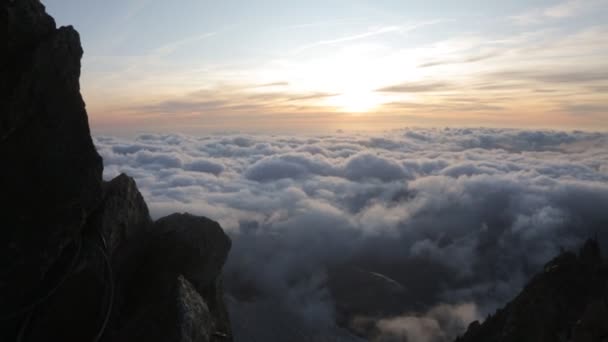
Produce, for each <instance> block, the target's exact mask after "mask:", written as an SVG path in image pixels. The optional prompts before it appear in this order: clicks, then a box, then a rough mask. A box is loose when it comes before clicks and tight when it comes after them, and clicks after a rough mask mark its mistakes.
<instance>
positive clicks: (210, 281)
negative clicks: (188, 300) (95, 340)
mask: <svg viewBox="0 0 608 342" xmlns="http://www.w3.org/2000/svg"><path fill="white" fill-rule="evenodd" d="M230 245H231V242H230V239H229V238H228V236H227V235H226V234H225V233H224V231H223V230H222V229H221V227H220V226H219V224H217V222H214V221H212V220H209V219H207V218H204V217H197V216H194V215H190V214H173V215H170V216H167V217H164V218H161V219H159V220H158V221H156V222H155V223H154V226H153V227H152V229H151V233H145V234H140V235H139V236H136V237H134V238H133V239H130V240H127V241H126V242H125V243H124V244H123V245H122V247H121V248H119V249H118V250H117V251H116V256H115V259H117V260H122V262H121V263H120V264H119V265H118V268H117V269H116V272H117V286H118V289H119V293H120V297H119V298H117V301H116V311H117V313H116V315H115V317H116V320H114V321H113V322H112V324H111V325H112V328H111V330H113V331H115V333H116V334H117V335H121V331H122V330H123V329H128V328H125V327H127V326H128V322H129V321H130V320H131V319H133V317H139V316H140V315H142V314H144V313H145V312H146V311H148V310H150V308H149V307H148V306H149V305H154V304H153V303H154V302H156V301H157V299H159V298H161V299H162V298H164V297H166V296H167V293H166V284H169V283H172V282H173V281H175V279H177V277H179V276H180V275H181V276H183V277H184V278H185V279H187V280H188V281H189V282H190V283H191V284H192V286H193V287H194V288H195V289H196V291H197V292H198V293H199V294H200V295H201V296H202V298H203V300H204V302H205V303H206V306H207V307H208V310H209V311H210V313H211V315H212V317H213V319H212V322H213V324H212V326H211V327H210V328H209V329H210V330H211V331H212V332H213V333H215V334H216V336H224V335H226V336H230V325H229V324H228V315H227V311H226V308H225V305H224V301H223V296H222V295H221V278H220V272H221V269H222V266H223V264H224V262H225V260H226V257H227V256H228V251H229V249H230ZM220 340H221V341H225V340H226V339H220Z"/></svg>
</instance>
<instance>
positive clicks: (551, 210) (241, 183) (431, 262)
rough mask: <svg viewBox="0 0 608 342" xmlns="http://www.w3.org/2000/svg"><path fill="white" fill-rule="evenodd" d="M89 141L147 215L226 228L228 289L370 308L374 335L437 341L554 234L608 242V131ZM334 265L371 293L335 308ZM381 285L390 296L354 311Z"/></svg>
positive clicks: (339, 299)
mask: <svg viewBox="0 0 608 342" xmlns="http://www.w3.org/2000/svg"><path fill="white" fill-rule="evenodd" d="M95 142H96V144H97V147H98V149H99V152H100V154H101V155H102V156H103V158H104V163H105V171H104V176H105V178H106V179H110V178H112V177H114V176H116V175H118V174H119V173H120V172H125V173H127V174H129V175H131V176H133V177H134V178H135V179H136V181H137V183H138V186H139V188H140V189H141V191H142V193H143V195H144V197H145V198H146V200H147V202H148V205H149V206H150V209H151V212H152V214H153V216H154V217H155V218H157V217H160V216H162V215H165V214H168V213H171V212H174V211H188V212H191V213H195V214H200V215H205V216H208V217H210V218H212V219H215V220H217V221H219V222H220V223H221V224H222V226H223V227H224V228H225V229H226V230H227V231H228V232H229V233H230V234H231V236H232V239H233V242H234V245H233V250H232V252H231V255H230V257H229V261H228V264H227V266H226V271H225V274H226V283H227V287H228V292H229V294H230V295H231V296H233V297H234V298H235V299H234V300H235V301H236V302H239V301H240V302H242V303H245V302H248V303H249V302H252V301H253V302H255V301H259V300H263V301H264V303H269V302H271V303H273V305H274V306H275V307H277V308H280V309H277V310H276V311H277V312H284V311H289V312H290V315H296V316H297V317H300V318H301V319H302V320H303V321H307V322H314V323H315V324H320V325H321V326H331V325H333V322H334V321H335V320H336V319H338V320H339V319H344V317H346V319H348V320H350V321H348V322H342V324H344V325H349V326H351V327H354V326H356V325H357V320H359V321H361V320H367V322H368V323H367V328H366V329H367V330H366V333H367V334H368V335H369V334H374V336H377V337H378V338H383V337H386V336H388V337H391V336H392V337H395V336H398V337H400V338H402V339H408V340H419V341H422V340H424V341H447V340H449V339H450V338H452V337H453V336H454V335H455V334H457V333H459V332H460V331H461V330H462V329H463V328H464V327H466V323H468V322H465V321H468V320H470V319H473V318H476V317H483V316H485V315H486V314H488V313H490V312H493V310H495V309H496V307H497V306H500V305H502V304H504V302H505V301H506V300H508V299H509V298H510V297H512V296H513V295H514V294H515V293H516V292H517V291H519V289H520V288H521V286H522V285H523V283H524V282H525V281H526V279H528V278H529V277H530V275H531V274H533V273H535V272H537V271H538V270H539V269H541V266H542V264H543V263H545V262H546V261H548V260H549V259H550V258H551V257H552V256H554V255H555V254H556V253H558V252H559V250H560V248H576V246H577V245H579V244H580V243H581V242H582V241H583V240H584V239H585V238H587V237H589V236H592V235H594V234H596V233H597V234H599V236H600V239H601V240H602V241H604V242H606V240H608V235H606V233H607V229H608V211H606V203H608V134H602V133H587V132H578V131H574V132H556V131H521V130H505V129H483V128H479V129H447V128H446V129H404V130H394V131H389V132H385V133H382V134H377V135H368V134H356V133H353V134H350V133H343V132H339V133H335V134H332V135H324V136H279V135H239V134H227V135H208V136H187V135H179V134H143V135H139V136H137V137H136V138H134V139H124V138H116V137H104V136H98V137H96V138H95ZM605 245H606V244H605ZM346 269H350V270H353V269H356V270H357V272H350V273H348V272H346V271H344V270H346ZM336 270H342V271H336ZM345 272H346V273H345ZM339 274H342V275H344V274H351V275H350V276H349V277H353V278H352V279H355V280H357V281H360V282H362V283H365V284H376V285H370V287H369V289H368V290H369V291H372V292H373V291H378V293H373V294H369V295H370V296H372V297H373V298H375V299H374V300H375V301H372V302H370V303H366V302H364V299H361V303H360V306H358V307H357V306H356V305H355V304H352V303H350V304H352V305H351V306H350V307H348V308H346V306H345V304H349V303H345V302H344V300H343V297H344V296H340V293H337V290H336V289H339V288H340V287H339V286H332V285H331V284H336V283H339V280H336V279H335V278H336V277H339V276H337V275H339ZM366 277H367V278H366ZM349 279H350V278H349ZM387 289H388V290H387ZM355 290H356V291H364V289H349V290H344V291H351V292H352V291H355ZM380 292H382V293H380ZM389 292H390V293H389ZM342 294H343V293H342ZM345 296H346V297H348V295H347V294H346V295H345ZM387 296H390V297H387ZM346 297H344V298H346ZM385 297H387V298H389V299H388V300H387V302H388V303H393V304H394V305H393V307H391V308H386V309H385V310H384V311H382V310H381V312H380V313H379V314H378V313H376V314H372V313H367V314H365V312H362V310H363V311H365V308H369V307H370V305H374V304H377V303H379V302H381V301H382V300H383V299H382V298H385ZM265 305H267V304H265ZM357 305H359V304H357ZM237 316H239V315H237ZM240 316H242V315H240ZM240 316H239V317H240ZM370 321H371V323H369V322H370ZM413 336H418V337H413ZM420 336H422V337H420Z"/></svg>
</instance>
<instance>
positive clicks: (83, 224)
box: [0, 0, 231, 341]
mask: <svg viewBox="0 0 608 342" xmlns="http://www.w3.org/2000/svg"><path fill="white" fill-rule="evenodd" d="M0 22H1V23H2V25H3V27H6V28H7V30H6V31H2V32H1V33H0V35H2V36H3V38H4V39H3V41H6V42H7V43H6V49H5V50H3V52H2V54H0V155H1V156H2V160H3V167H1V168H0V189H2V190H1V191H0V208H2V209H0V210H1V211H2V225H0V227H1V229H2V238H0V340H1V341H13V340H20V341H41V340H49V341H51V340H52V341H132V340H147V341H216V340H217V341H230V340H231V333H230V325H229V322H228V316H227V313H226V309H225V306H224V302H223V296H222V289H221V276H220V274H221V269H222V266H223V264H224V262H225V260H226V257H227V254H228V251H229V249H230V245H231V243H230V239H229V238H228V237H227V236H226V235H225V234H224V232H223V231H222V229H221V227H220V226H219V225H218V224H217V223H216V222H214V221H211V220H209V219H206V218H201V217H195V216H192V215H187V214H180V215H178V214H175V215H171V216H168V217H165V218H162V219H160V220H158V221H157V222H153V221H152V220H151V218H150V215H149V212H148V208H147V205H146V203H145V202H144V199H143V197H142V196H141V194H140V193H139V191H138V190H137V186H136V184H135V181H134V180H133V179H131V178H130V177H128V176H126V175H120V176H118V177H116V178H115V179H113V180H112V181H110V182H104V181H103V180H102V170H103V164H102V160H101V157H100V156H99V155H98V154H97V152H96V150H95V146H94V145H93V142H92V139H91V135H90V131H89V126H88V119H87V113H86V110H85V105H84V102H83V100H82V97H81V95H80V90H79V87H80V86H79V77H80V58H81V57H82V53H83V51H82V48H81V46H80V39H79V36H78V33H77V32H76V31H75V30H74V29H73V28H72V27H69V26H68V27H61V28H56V26H55V22H54V20H53V18H51V17H50V16H49V15H48V14H46V13H45V9H44V6H43V5H42V4H40V2H39V1H38V0H0Z"/></svg>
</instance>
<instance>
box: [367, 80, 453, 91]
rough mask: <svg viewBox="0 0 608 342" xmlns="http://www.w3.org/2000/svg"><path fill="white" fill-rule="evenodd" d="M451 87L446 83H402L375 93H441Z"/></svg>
mask: <svg viewBox="0 0 608 342" xmlns="http://www.w3.org/2000/svg"><path fill="white" fill-rule="evenodd" d="M451 88H452V85H451V84H449V83H447V82H416V83H403V84H397V85H393V86H388V87H384V88H380V89H378V90H376V91H380V92H392V93H418V92H429V91H441V90H447V89H451Z"/></svg>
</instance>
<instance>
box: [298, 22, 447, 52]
mask: <svg viewBox="0 0 608 342" xmlns="http://www.w3.org/2000/svg"><path fill="white" fill-rule="evenodd" d="M439 22H441V20H438V19H437V20H430V21H425V22H420V23H415V24H412V25H407V26H403V25H392V26H382V27H378V28H374V29H371V30H368V31H366V32H363V33H359V34H354V35H350V36H345V37H340V38H335V39H327V40H320V41H318V42H314V43H311V44H306V45H303V46H300V47H299V48H297V49H295V50H294V51H293V53H294V54H298V53H300V52H302V51H305V50H308V49H311V48H315V47H319V46H324V45H334V44H340V43H345V42H351V41H355V40H361V39H366V38H370V37H375V36H378V35H383V34H388V33H405V32H409V31H413V30H415V29H418V28H420V27H423V26H427V25H433V24H436V23H439Z"/></svg>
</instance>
